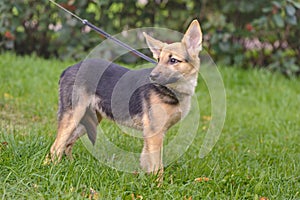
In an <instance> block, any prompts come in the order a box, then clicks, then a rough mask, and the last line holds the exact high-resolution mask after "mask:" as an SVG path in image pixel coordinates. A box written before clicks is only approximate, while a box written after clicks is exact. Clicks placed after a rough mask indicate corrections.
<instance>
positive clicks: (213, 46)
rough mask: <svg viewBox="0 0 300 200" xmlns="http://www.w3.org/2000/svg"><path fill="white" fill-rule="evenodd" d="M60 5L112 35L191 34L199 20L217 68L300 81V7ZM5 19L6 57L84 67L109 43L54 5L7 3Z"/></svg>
mask: <svg viewBox="0 0 300 200" xmlns="http://www.w3.org/2000/svg"><path fill="white" fill-rule="evenodd" d="M59 2H62V3H60V4H61V5H62V6H64V7H65V8H67V9H68V10H70V11H72V12H74V13H76V14H77V15H79V16H81V17H83V18H86V19H88V20H89V21H90V22H92V23H93V24H95V25H97V26H99V27H102V28H103V29H104V30H106V31H107V32H108V33H111V34H114V33H119V32H121V31H122V30H126V29H131V28H139V27H147V26H160V27H167V28H170V29H174V30H178V31H184V30H185V28H186V27H187V26H188V24H189V22H190V21H191V20H192V19H193V18H198V19H199V20H200V22H201V25H202V28H203V31H204V34H205V41H204V43H205V44H204V47H206V49H207V50H208V52H209V53H210V54H211V55H212V56H213V58H214V59H215V60H216V61H217V62H219V63H222V64H225V65H236V66H240V67H245V68H249V67H267V68H269V69H271V70H279V71H281V72H282V73H284V74H286V75H292V74H299V73H300V41H299V35H300V23H299V18H300V3H299V2H296V0H286V1H269V0H260V1H257V0H255V1H249V0H240V1H226V0H211V1H205V0H203V1H191V0H174V1H147V0H143V1H142V0H139V1H130V0H127V1H120V2H114V1H109V0H105V1H91V0H81V1H71V0H64V1H59ZM0 13H1V14H0V16H1V17H0V41H1V43H0V48H1V50H10V49H12V50H14V51H16V52H17V53H18V54H30V53H33V52H34V53H36V54H37V55H38V56H43V57H46V58H49V57H53V56H55V57H59V58H60V59H66V58H72V59H76V60H78V59H82V58H83V56H84V55H85V54H86V53H85V52H86V51H88V50H90V48H91V47H94V46H96V45H97V44H99V43H100V42H101V39H102V38H99V35H98V34H97V33H95V32H93V31H92V32H89V30H88V29H86V28H85V27H84V26H83V25H82V24H81V22H79V21H77V20H76V19H74V18H72V17H71V16H69V15H66V14H65V13H64V12H63V11H61V10H60V9H58V8H57V7H55V6H54V5H50V2H49V1H48V0H41V1H35V0H24V1H9V0H2V1H1V2H0Z"/></svg>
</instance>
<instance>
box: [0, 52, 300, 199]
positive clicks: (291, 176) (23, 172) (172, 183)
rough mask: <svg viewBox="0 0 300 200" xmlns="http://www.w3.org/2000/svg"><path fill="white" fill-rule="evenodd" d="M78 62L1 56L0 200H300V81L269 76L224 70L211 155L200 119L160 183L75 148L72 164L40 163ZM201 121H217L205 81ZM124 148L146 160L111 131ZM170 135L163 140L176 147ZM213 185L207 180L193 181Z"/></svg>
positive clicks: (137, 143)
mask: <svg viewBox="0 0 300 200" xmlns="http://www.w3.org/2000/svg"><path fill="white" fill-rule="evenodd" d="M71 63H72V62H68V63H67V62H60V61H56V60H42V59H39V58H36V57H18V56H14V55H11V54H1V55H0V143H1V144H0V197H1V198H2V199H34V198H36V199H50V198H54V199H83V198H86V199H88V198H90V199H97V198H99V199H132V195H134V196H135V197H136V198H137V196H138V195H141V196H142V197H143V198H144V199H184V198H186V199H188V198H189V197H193V199H259V198H260V197H267V198H268V199H300V194H299V188H300V164H299V163H300V145H299V144H300V112H299V110H300V86H299V83H300V80H299V79H296V78H295V79H286V78H285V77H283V76H281V75H279V74H273V73H270V72H268V71H263V70H247V71H244V70H241V69H238V68H220V72H221V74H222V76H223V80H224V84H225V87H226V93H227V116H226V122H225V126H224V129H223V132H222V134H221V137H220V139H219V141H218V142H217V144H216V145H215V147H214V148H213V150H212V151H211V152H210V154H209V155H208V156H206V157H204V158H203V159H200V158H199V157H198V154H199V149H200V147H201V144H202V142H203V136H204V134H205V127H206V126H208V122H207V120H206V119H205V118H203V117H201V122H200V127H199V130H198V134H197V136H196V138H195V140H194V141H193V143H192V145H191V146H190V147H189V149H188V150H187V151H186V152H185V154H184V155H183V156H182V157H180V158H179V159H178V160H177V161H175V162H173V163H172V164H170V165H169V166H167V167H166V168H165V176H164V182H163V185H162V186H161V187H157V184H156V183H155V176H149V175H146V174H144V173H140V174H138V175H135V174H132V173H126V172H122V171H117V170H115V169H112V168H110V167H108V166H106V165H104V164H103V163H100V162H99V161H98V160H97V159H95V158H94V157H93V156H92V155H91V154H90V153H89V152H88V151H87V150H86V148H85V147H84V145H83V144H82V142H81V141H78V142H77V143H76V145H75V147H74V150H73V154H74V158H75V160H74V161H73V162H72V161H69V160H67V159H63V160H62V162H61V163H59V164H57V165H54V164H48V165H47V164H46V165H45V164H43V163H44V160H45V157H46V155H47V154H48V152H49V148H50V145H51V144H52V142H53V141H54V139H55V135H56V112H57V101H58V100H57V95H58V84H57V83H58V79H59V75H60V73H61V72H62V70H63V69H64V68H66V67H67V66H68V65H70V64H71ZM197 95H199V106H200V109H201V116H208V115H210V98H209V94H208V91H207V88H206V86H205V84H204V82H203V80H202V79H201V78H200V79H199V87H198V89H197ZM101 128H102V129H103V130H105V132H106V133H109V134H108V135H109V140H111V141H113V142H114V143H116V144H117V145H118V146H119V147H121V148H127V149H129V150H130V151H134V152H140V151H141V147H142V141H141V140H139V139H132V137H129V136H127V135H125V134H122V133H121V131H120V130H119V129H118V128H116V127H115V126H113V125H112V124H111V123H110V122H107V121H106V122H104V123H103V125H101ZM174 132H175V129H173V131H171V133H169V135H170V136H168V135H167V136H166V137H167V138H166V140H167V141H168V140H170V138H171V137H172V133H174ZM199 177H207V178H209V181H202V182H196V181H194V180H195V178H199Z"/></svg>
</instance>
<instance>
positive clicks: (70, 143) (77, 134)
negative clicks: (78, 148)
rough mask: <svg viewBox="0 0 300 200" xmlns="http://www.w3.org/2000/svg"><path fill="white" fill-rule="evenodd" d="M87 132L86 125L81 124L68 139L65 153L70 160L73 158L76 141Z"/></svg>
mask: <svg viewBox="0 0 300 200" xmlns="http://www.w3.org/2000/svg"><path fill="white" fill-rule="evenodd" d="M85 132H86V130H85V128H84V126H83V125H81V124H80V125H78V127H77V128H76V129H75V131H73V133H72V135H71V136H70V138H69V139H68V141H67V144H66V149H65V154H66V156H67V157H68V158H69V159H70V160H73V156H72V148H73V145H74V143H75V142H76V140H77V139H78V138H80V137H81V136H83V135H84V133H85Z"/></svg>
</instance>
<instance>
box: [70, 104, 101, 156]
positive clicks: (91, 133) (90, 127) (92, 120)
mask: <svg viewBox="0 0 300 200" xmlns="http://www.w3.org/2000/svg"><path fill="white" fill-rule="evenodd" d="M101 119H102V117H101V116H100V114H98V115H97V117H96V114H94V113H93V112H92V111H91V109H90V108H87V110H86V112H85V115H84V116H83V118H82V119H81V121H80V124H79V125H78V127H77V128H76V129H75V131H74V132H73V134H72V135H71V136H70V138H69V139H68V141H67V145H66V149H65V154H66V156H68V157H69V158H70V159H71V160H72V159H73V156H72V148H73V145H74V143H75V142H76V140H77V139H78V138H80V137H81V136H83V135H84V134H85V133H86V132H87V134H88V137H89V139H90V140H91V141H92V143H93V144H95V140H96V134H97V130H96V127H97V125H98V124H99V123H100V121H101Z"/></svg>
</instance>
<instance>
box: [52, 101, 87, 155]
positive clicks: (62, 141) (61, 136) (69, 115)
mask: <svg viewBox="0 0 300 200" xmlns="http://www.w3.org/2000/svg"><path fill="white" fill-rule="evenodd" d="M85 110H86V107H85V106H77V107H76V108H74V109H73V110H69V111H66V112H64V113H63V115H62V116H61V118H60V120H59V121H58V131H57V136H56V139H55V141H54V143H53V145H52V146H51V149H50V153H51V159H52V161H60V160H61V158H62V155H63V153H64V151H65V150H66V147H67V142H68V140H69V139H70V138H71V136H72V134H73V132H74V131H75V129H76V128H77V126H78V124H79V122H80V120H81V118H82V117H83V116H84V113H85Z"/></svg>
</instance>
